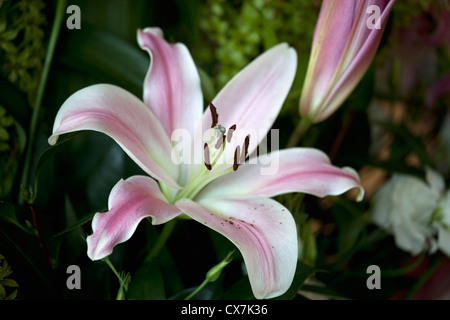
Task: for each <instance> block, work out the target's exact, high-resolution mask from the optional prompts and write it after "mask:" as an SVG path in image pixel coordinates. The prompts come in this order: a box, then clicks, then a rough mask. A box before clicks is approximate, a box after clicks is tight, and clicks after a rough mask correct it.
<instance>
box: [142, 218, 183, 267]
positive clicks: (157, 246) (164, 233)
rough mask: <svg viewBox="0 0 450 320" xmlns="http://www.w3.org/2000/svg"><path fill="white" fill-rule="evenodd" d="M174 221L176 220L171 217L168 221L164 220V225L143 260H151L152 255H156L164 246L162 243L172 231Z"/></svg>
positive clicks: (164, 242)
mask: <svg viewBox="0 0 450 320" xmlns="http://www.w3.org/2000/svg"><path fill="white" fill-rule="evenodd" d="M175 223H176V220H175V219H173V220H171V221H169V222H166V224H165V225H164V228H163V229H162V231H161V233H160V235H159V237H158V239H157V240H156V243H155V245H154V246H153V249H152V251H150V253H149V255H148V256H147V258H145V261H147V262H148V261H150V260H152V259H153V258H154V257H156V256H157V255H158V254H159V252H160V251H161V249H162V248H163V247H164V245H165V244H166V242H167V239H169V237H170V234H171V233H172V231H173V229H174V227H175Z"/></svg>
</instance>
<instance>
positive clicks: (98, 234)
mask: <svg viewBox="0 0 450 320" xmlns="http://www.w3.org/2000/svg"><path fill="white" fill-rule="evenodd" d="M108 208H109V211H108V212H104V213H96V214H95V216H94V219H93V220H92V229H93V231H94V233H93V234H92V235H90V236H89V237H87V245H88V256H89V258H91V259H92V260H99V259H102V258H104V257H106V256H108V255H110V254H111V253H112V251H113V248H114V246H115V245H117V244H119V243H122V242H125V241H126V240H128V239H129V238H130V237H131V236H132V235H133V233H134V231H135V230H136V228H137V226H138V224H139V222H140V221H141V220H142V219H144V218H146V217H151V218H152V224H154V225H156V224H162V223H165V222H167V221H169V220H171V219H173V218H175V217H176V216H178V215H179V214H180V213H181V212H180V210H179V209H178V208H177V207H175V206H174V205H171V204H169V203H167V202H166V201H165V198H164V195H163V194H162V193H161V191H160V189H159V187H158V185H157V183H156V182H155V181H154V180H153V179H151V178H149V177H145V176H133V177H130V178H128V179H127V180H120V181H119V182H118V183H117V184H116V185H115V186H114V188H113V189H112V191H111V193H110V195H109V199H108Z"/></svg>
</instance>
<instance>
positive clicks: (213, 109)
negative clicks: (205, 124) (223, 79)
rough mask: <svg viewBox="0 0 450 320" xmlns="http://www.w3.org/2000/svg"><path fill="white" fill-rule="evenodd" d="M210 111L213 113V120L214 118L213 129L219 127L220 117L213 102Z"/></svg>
mask: <svg viewBox="0 0 450 320" xmlns="http://www.w3.org/2000/svg"><path fill="white" fill-rule="evenodd" d="M209 110H210V111H211V118H212V123H211V128H214V127H215V126H217V123H218V122H219V115H218V113H217V109H216V107H215V106H214V105H213V103H212V102H210V103H209Z"/></svg>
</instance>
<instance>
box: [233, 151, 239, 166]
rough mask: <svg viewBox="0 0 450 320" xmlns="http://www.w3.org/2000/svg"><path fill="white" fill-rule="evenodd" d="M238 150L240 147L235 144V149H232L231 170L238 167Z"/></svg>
mask: <svg viewBox="0 0 450 320" xmlns="http://www.w3.org/2000/svg"><path fill="white" fill-rule="evenodd" d="M239 150H240V147H239V146H237V147H236V150H234V162H233V171H236V170H237V169H238V167H239V163H238V159H239V155H240V154H239V153H240V152H239Z"/></svg>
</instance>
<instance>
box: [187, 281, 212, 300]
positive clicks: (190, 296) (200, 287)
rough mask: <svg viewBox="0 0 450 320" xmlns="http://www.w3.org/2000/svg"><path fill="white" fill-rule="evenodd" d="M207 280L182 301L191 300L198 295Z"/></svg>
mask: <svg viewBox="0 0 450 320" xmlns="http://www.w3.org/2000/svg"><path fill="white" fill-rule="evenodd" d="M209 281H210V280H209V279H205V280H203V282H202V283H201V284H200V285H199V286H198V287H197V288H196V289H195V290H194V291H192V292H191V294H190V295H188V296H187V297H186V298H185V299H184V300H191V298H192V297H193V296H195V295H196V294H197V293H199V292H200V291H201V290H202V289H203V288H204V287H205V286H206V285H207V284H208V283H209Z"/></svg>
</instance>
